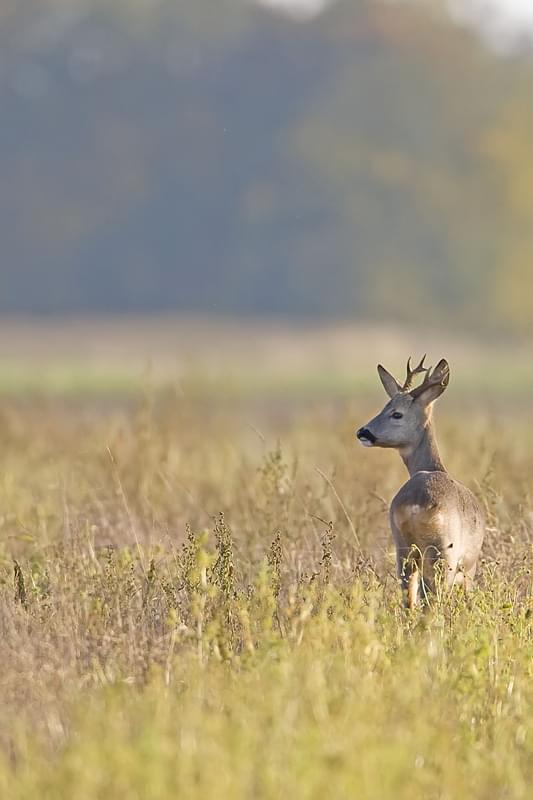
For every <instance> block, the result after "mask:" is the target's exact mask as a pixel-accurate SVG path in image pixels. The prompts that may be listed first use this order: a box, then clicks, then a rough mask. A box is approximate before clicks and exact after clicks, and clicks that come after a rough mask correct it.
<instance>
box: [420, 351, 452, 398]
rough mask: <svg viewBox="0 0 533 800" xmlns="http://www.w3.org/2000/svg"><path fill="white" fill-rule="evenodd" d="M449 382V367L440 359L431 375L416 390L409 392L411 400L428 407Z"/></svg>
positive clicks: (444, 360)
mask: <svg viewBox="0 0 533 800" xmlns="http://www.w3.org/2000/svg"><path fill="white" fill-rule="evenodd" d="M449 382H450V365H449V364H448V362H447V361H446V359H444V358H441V360H440V361H439V363H438V364H437V366H436V367H435V369H434V370H433V372H432V373H431V375H428V377H427V378H426V380H425V381H424V382H423V383H422V384H421V385H420V386H417V388H416V389H413V391H412V392H410V394H411V397H412V398H413V400H416V401H417V402H418V403H420V405H423V406H429V405H430V404H431V403H434V402H435V400H437V398H438V397H440V396H441V394H442V393H443V391H444V390H445V389H446V387H447V386H448V384H449Z"/></svg>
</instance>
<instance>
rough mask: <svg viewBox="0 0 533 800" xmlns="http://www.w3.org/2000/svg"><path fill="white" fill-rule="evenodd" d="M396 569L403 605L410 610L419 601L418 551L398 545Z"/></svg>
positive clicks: (419, 574) (419, 572) (419, 573)
mask: <svg viewBox="0 0 533 800" xmlns="http://www.w3.org/2000/svg"><path fill="white" fill-rule="evenodd" d="M396 571H397V575H398V578H399V580H400V582H401V584H402V589H403V590H404V596H405V605H406V607H407V608H409V609H410V610H412V609H413V608H415V607H416V606H417V605H418V603H419V601H420V583H421V571H420V564H419V554H418V552H417V551H416V550H414V549H413V548H405V547H398V548H397V550H396Z"/></svg>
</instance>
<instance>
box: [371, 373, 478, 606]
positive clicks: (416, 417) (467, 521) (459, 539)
mask: <svg viewBox="0 0 533 800" xmlns="http://www.w3.org/2000/svg"><path fill="white" fill-rule="evenodd" d="M423 362H424V359H422V362H421V363H420V364H419V366H418V367H417V368H416V369H415V370H411V367H410V361H409V362H408V367H407V379H406V381H405V383H404V385H403V386H400V384H399V383H398V382H397V381H396V379H395V378H393V376H392V375H390V373H388V372H387V370H385V369H384V368H383V367H381V366H379V367H378V371H379V375H380V378H381V381H382V383H383V385H384V387H385V390H386V391H387V393H388V395H389V397H390V402H389V403H387V405H386V406H385V408H384V409H383V411H381V413H380V414H378V415H377V417H375V418H374V419H373V420H371V422H369V423H368V425H366V426H365V427H363V428H361V429H360V430H359V431H358V432H357V437H358V439H359V440H360V441H361V442H362V444H364V445H366V446H367V447H392V448H395V449H397V450H398V451H399V453H400V455H401V457H402V459H403V461H404V463H405V466H406V467H407V470H408V472H409V476H410V477H409V480H408V481H407V482H406V483H405V484H404V485H403V486H402V488H401V489H400V491H399V492H398V494H397V495H396V496H395V498H394V499H393V501H392V503H391V507H390V523H391V529H392V535H393V539H394V543H395V546H396V557H397V572H398V577H399V578H400V580H401V582H402V585H403V587H404V589H405V590H406V591H407V602H408V605H409V606H410V607H413V606H414V605H416V603H417V602H418V601H419V599H420V594H421V591H422V592H423V593H424V594H426V592H427V590H432V589H434V587H435V582H436V575H435V573H436V569H437V565H439V567H438V568H440V570H441V572H442V578H443V581H444V584H445V585H446V586H447V587H449V588H451V587H453V586H456V585H459V584H463V585H464V586H465V588H469V587H470V586H471V584H472V581H473V578H474V575H475V573H476V567H477V562H478V559H479V554H480V551H481V546H482V543H483V537H484V532H485V524H484V519H483V513H482V511H481V508H480V505H479V503H478V501H477V499H476V498H475V496H474V495H473V494H472V492H471V491H470V489H468V488H467V487H466V486H464V485H463V484H462V483H460V482H459V481H456V480H455V479H454V478H452V477H451V476H450V475H449V474H448V472H447V471H446V468H445V467H444V465H443V463H442V460H441V457H440V454H439V450H438V446H437V441H436V438H435V432H434V429H433V420H432V407H433V403H434V401H435V400H436V399H437V397H439V396H440V395H441V394H442V392H443V391H444V389H445V388H446V386H447V385H448V381H449V367H448V364H447V362H446V361H444V360H442V361H441V362H439V364H438V365H437V367H436V368H435V370H433V372H431V371H430V370H428V371H427V372H426V377H425V380H424V382H423V383H422V384H421V385H420V386H419V387H417V388H416V389H411V384H412V379H413V377H414V375H415V374H417V373H419V372H422V371H426V370H425V368H424V367H423Z"/></svg>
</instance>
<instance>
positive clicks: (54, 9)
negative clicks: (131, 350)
mask: <svg viewBox="0 0 533 800" xmlns="http://www.w3.org/2000/svg"><path fill="white" fill-rule="evenodd" d="M0 53H1V57H0V103H1V108H2V118H1V125H0V176H1V183H0V238H1V242H2V260H1V268H0V310H2V311H25V312H32V311H39V312H52V311H64V310H66V311H73V312H75V311H79V310H139V309H143V310H156V309H177V310H184V309H186V310H207V311H214V312H216V313H225V312H231V313H234V312H238V313H250V314H252V313H270V312H283V313H295V314H306V315H317V316H318V315H319V316H332V317H354V316H358V317H374V316H382V317H384V316H387V317H393V318H395V319H399V320H401V319H413V318H414V319H416V320H418V321H431V322H435V324H439V325H443V324H444V325H446V324H449V323H450V322H453V323H454V324H462V325H466V326H473V327H474V326H475V327H477V328H479V327H481V328H482V329H491V328H492V329H508V330H512V331H518V332H527V331H528V330H533V314H531V313H530V307H531V298H532V293H533V157H532V148H533V91H532V89H533V58H532V57H530V56H529V55H527V54H524V53H523V54H521V55H520V56H518V55H514V56H507V57H505V58H502V57H500V56H498V55H496V54H495V53H492V52H491V51H489V50H488V49H487V48H486V47H485V46H484V45H483V43H482V42H481V40H480V39H478V38H477V37H476V36H475V35H474V34H473V33H472V32H468V31H466V30H463V29H461V28H459V27H456V26H454V25H453V24H452V23H451V22H450V21H449V19H448V18H447V16H446V14H445V13H444V12H443V10H442V7H440V6H439V4H438V3H421V4H417V3H412V4H406V3H394V4H390V3H380V2H371V1H370V0H358V2H352V0H345V1H344V2H342V1H341V2H338V3H337V4H336V5H334V6H332V7H331V8H330V9H329V10H328V11H327V12H326V13H325V14H323V15H322V16H320V17H317V18H315V19H313V20H312V21H308V22H306V23H303V22H301V21H300V22H298V21H296V20H291V19H289V18H288V17H284V16H280V15H275V14H273V13H270V12H268V11H266V10H264V9H260V8H259V7H255V6H253V5H252V3H251V2H245V0H178V2H176V0H152V2H148V0H135V2H134V1H133V0H106V2H104V1H103V0H77V1H76V0H70V2H65V1H64V0H8V2H5V3H4V4H2V6H1V7H0Z"/></svg>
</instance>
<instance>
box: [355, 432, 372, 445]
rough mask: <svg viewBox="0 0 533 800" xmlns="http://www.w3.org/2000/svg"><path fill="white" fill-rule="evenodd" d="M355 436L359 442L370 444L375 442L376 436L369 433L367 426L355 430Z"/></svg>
mask: <svg viewBox="0 0 533 800" xmlns="http://www.w3.org/2000/svg"><path fill="white" fill-rule="evenodd" d="M357 438H358V439H359V441H360V442H364V441H366V442H370V443H371V444H375V441H376V437H375V436H374V434H373V433H371V432H370V431H369V430H368V428H359V430H358V431H357Z"/></svg>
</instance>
